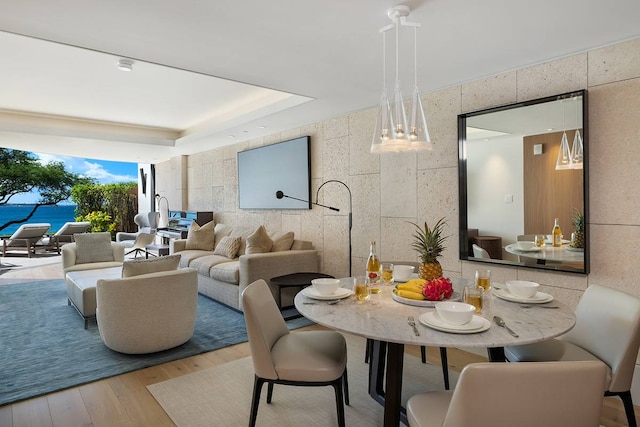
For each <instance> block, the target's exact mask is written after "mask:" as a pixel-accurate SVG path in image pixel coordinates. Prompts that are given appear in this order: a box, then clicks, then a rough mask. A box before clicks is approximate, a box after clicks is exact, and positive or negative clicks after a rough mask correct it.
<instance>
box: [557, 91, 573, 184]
mask: <svg viewBox="0 0 640 427" xmlns="http://www.w3.org/2000/svg"><path fill="white" fill-rule="evenodd" d="M560 104H561V105H562V129H563V130H562V139H561V140H560V149H559V150H558V160H556V170H557V171H559V170H566V169H571V152H570V151H569V140H568V139H567V130H566V125H565V117H564V100H562V101H560Z"/></svg>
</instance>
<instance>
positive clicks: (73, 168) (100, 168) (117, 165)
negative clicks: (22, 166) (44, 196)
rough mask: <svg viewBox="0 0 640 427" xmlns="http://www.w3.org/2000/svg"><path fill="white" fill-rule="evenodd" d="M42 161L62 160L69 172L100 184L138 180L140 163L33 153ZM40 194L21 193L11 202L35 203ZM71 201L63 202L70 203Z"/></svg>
mask: <svg viewBox="0 0 640 427" xmlns="http://www.w3.org/2000/svg"><path fill="white" fill-rule="evenodd" d="M33 154H34V155H35V156H36V157H37V158H38V159H39V161H40V162H41V163H45V164H46V163H49V162H53V161H60V162H63V163H64V164H65V167H66V169H67V170H68V171H69V172H73V173H76V174H78V175H82V176H86V177H90V178H94V179H95V180H96V181H98V182H99V183H100V184H111V183H116V182H131V181H133V182H137V181H138V164H137V163H127V162H110V161H105V160H94V159H83V158H79V157H65V156H56V155H51V154H41V153H33ZM37 200H38V194H33V193H31V194H19V195H17V196H14V197H12V198H11V201H10V203H35V202H36V201H37ZM70 202H71V201H70V200H69V201H67V202H63V203H70Z"/></svg>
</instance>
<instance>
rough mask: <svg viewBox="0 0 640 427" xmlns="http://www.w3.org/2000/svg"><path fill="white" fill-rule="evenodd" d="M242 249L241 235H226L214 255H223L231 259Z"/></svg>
mask: <svg viewBox="0 0 640 427" xmlns="http://www.w3.org/2000/svg"><path fill="white" fill-rule="evenodd" d="M238 249H240V237H231V236H224V237H223V238H222V239H220V243H218V244H217V246H216V250H215V251H213V254H214V255H221V256H223V257H227V258H229V259H234V258H235V257H236V255H237V254H238Z"/></svg>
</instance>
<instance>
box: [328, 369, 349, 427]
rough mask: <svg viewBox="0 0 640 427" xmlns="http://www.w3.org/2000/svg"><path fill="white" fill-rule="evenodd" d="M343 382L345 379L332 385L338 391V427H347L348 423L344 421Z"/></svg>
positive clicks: (340, 379)
mask: <svg viewBox="0 0 640 427" xmlns="http://www.w3.org/2000/svg"><path fill="white" fill-rule="evenodd" d="M342 382H343V378H342V377H340V378H338V379H337V380H335V381H334V382H333V383H331V385H332V386H333V388H334V389H335V391H336V411H337V413H338V426H339V427H345V425H346V423H345V420H344V395H343V391H342Z"/></svg>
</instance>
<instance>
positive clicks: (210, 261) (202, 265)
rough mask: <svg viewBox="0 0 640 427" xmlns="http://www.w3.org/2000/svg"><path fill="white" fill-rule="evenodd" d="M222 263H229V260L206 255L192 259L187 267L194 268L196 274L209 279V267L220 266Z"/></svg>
mask: <svg viewBox="0 0 640 427" xmlns="http://www.w3.org/2000/svg"><path fill="white" fill-rule="evenodd" d="M223 262H231V260H230V259H229V258H227V257H224V256H221V255H208V256H203V257H200V258H196V259H194V260H193V261H191V263H190V264H189V267H191V268H195V269H196V271H197V272H198V274H202V275H203V276H207V277H209V270H211V267H213V266H214V265H218V264H222V263H223Z"/></svg>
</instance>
